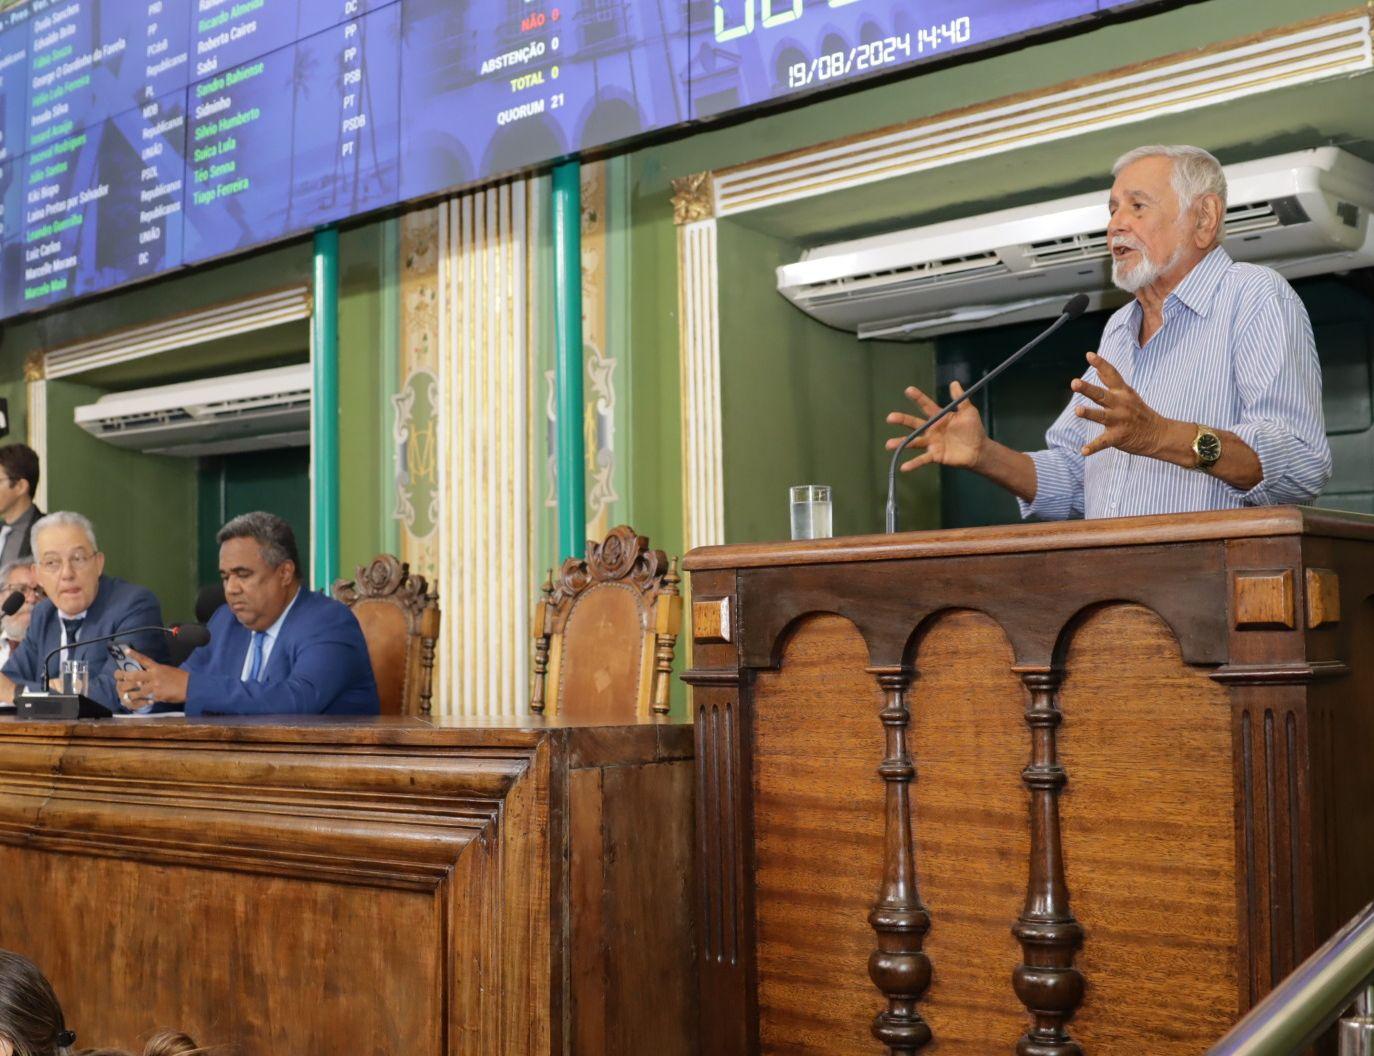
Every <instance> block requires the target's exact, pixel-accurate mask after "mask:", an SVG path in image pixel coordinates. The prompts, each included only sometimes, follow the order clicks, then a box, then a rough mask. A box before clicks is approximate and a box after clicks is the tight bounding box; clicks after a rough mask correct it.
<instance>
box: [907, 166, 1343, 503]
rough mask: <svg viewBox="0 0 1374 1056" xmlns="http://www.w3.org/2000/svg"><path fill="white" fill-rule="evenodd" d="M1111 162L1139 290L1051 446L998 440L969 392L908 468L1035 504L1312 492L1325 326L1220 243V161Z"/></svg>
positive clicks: (1113, 206)
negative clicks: (962, 472)
mask: <svg viewBox="0 0 1374 1056" xmlns="http://www.w3.org/2000/svg"><path fill="white" fill-rule="evenodd" d="M1112 175H1113V176H1114V177H1115V178H1116V180H1115V183H1114V184H1113V185H1112V190H1111V198H1110V200H1109V202H1108V209H1109V210H1110V213H1111V219H1110V221H1109V224H1108V227H1107V244H1108V246H1109V248H1110V249H1111V253H1112V281H1113V282H1114V283H1115V284H1116V285H1117V286H1119V287H1120V288H1121V289H1123V290H1125V291H1127V292H1128V293H1132V294H1134V295H1135V299H1134V300H1132V301H1131V302H1130V303H1129V304H1127V305H1125V306H1124V307H1122V308H1121V309H1119V310H1118V311H1117V312H1116V313H1115V314H1114V315H1112V317H1111V319H1109V320H1108V321H1107V326H1106V329H1105V330H1104V331H1103V334H1102V342H1101V345H1100V347H1099V349H1098V351H1097V352H1095V353H1094V352H1089V353H1088V363H1089V369H1088V371H1087V372H1086V373H1085V374H1084V375H1083V376H1082V377H1081V378H1077V379H1075V380H1074V381H1073V383H1072V385H1071V386H1070V387H1071V388H1072V390H1073V396H1072V398H1071V399H1070V401H1069V405H1068V406H1067V407H1066V408H1065V409H1064V412H1063V413H1062V414H1061V415H1060V416H1059V418H1058V419H1057V420H1056V421H1055V423H1054V425H1052V426H1051V427H1050V430H1049V432H1048V433H1047V434H1046V435H1045V440H1046V442H1047V444H1048V449H1047V450H1044V451H1034V452H1031V453H1029V454H1027V453H1025V452H1021V451H1016V450H1013V449H1012V448H1009V447H1006V446H1005V445H1003V444H999V443H997V442H996V441H995V440H992V439H990V438H989V437H988V435H987V433H986V432H985V431H984V429H983V423H982V420H981V418H980V417H979V415H978V411H977V410H976V409H975V408H974V407H973V405H972V404H971V403H964V404H962V405H961V406H960V408H959V410H958V411H957V412H956V413H954V414H952V415H950V416H949V417H947V418H946V419H944V421H942V422H939V423H937V424H936V425H935V427H934V428H932V429H931V430H930V432H929V433H927V434H926V435H925V436H924V437H922V438H921V439H920V440H918V441H917V445H918V446H919V447H923V448H924V449H925V450H924V452H922V453H921V454H919V455H917V456H916V457H915V458H912V459H910V460H909V461H907V462H905V463H904V464H903V465H902V468H903V469H904V470H912V469H916V468H917V467H919V466H923V465H926V464H928V463H932V462H934V463H937V464H939V465H945V466H962V467H964V468H967V469H971V470H973V471H974V472H976V473H980V474H982V475H983V476H985V477H987V478H988V479H989V480H992V481H993V482H994V483H996V484H1000V485H1001V486H1002V487H1004V488H1006V489H1007V490H1008V491H1010V492H1012V493H1013V494H1014V495H1016V497H1017V499H1018V500H1019V502H1020V505H1021V515H1022V516H1023V517H1029V516H1037V517H1042V518H1049V519H1062V518H1067V517H1084V516H1086V517H1126V516H1131V515H1134V514H1152V513H1184V512H1190V511H1198V510H1215V509H1225V508H1230V507H1238V506H1263V505H1271V504H1278V503H1302V502H1310V501H1311V500H1312V499H1314V498H1315V497H1316V496H1317V495H1318V494H1319V493H1320V492H1321V490H1322V488H1323V487H1324V486H1325V485H1326V482H1327V480H1328V479H1329V478H1330V476H1331V451H1330V448H1329V447H1328V446H1327V442H1326V429H1325V422H1324V419H1323V417H1322V402H1321V368H1320V367H1319V365H1318V363H1317V352H1316V346H1315V344H1314V342H1313V339H1312V325H1311V322H1310V321H1309V320H1308V318H1307V311H1306V309H1305V308H1304V307H1303V305H1302V302H1301V301H1300V300H1298V296H1297V294H1295V293H1294V292H1293V289H1292V287H1291V286H1289V285H1288V283H1287V282H1286V281H1285V280H1284V279H1283V277H1282V276H1280V275H1279V274H1278V273H1277V272H1275V271H1272V270H1270V269H1269V268H1264V267H1259V266H1257V265H1254V264H1238V263H1236V262H1235V261H1233V260H1232V259H1231V258H1230V256H1228V255H1227V253H1226V250H1224V249H1223V248H1221V240H1222V236H1223V234H1224V231H1223V222H1224V220H1225V216H1226V177H1225V174H1224V173H1223V172H1222V169H1221V165H1220V164H1219V163H1218V162H1217V159H1216V158H1214V157H1212V155H1211V154H1209V153H1207V151H1205V150H1202V149H1200V148H1198V147H1183V146H1179V147H1140V148H1139V149H1137V150H1133V151H1131V152H1130V153H1128V154H1125V155H1123V156H1122V157H1121V158H1120V159H1118V161H1117V163H1116V164H1115V165H1114V166H1113V167H1112ZM962 391H963V390H962V388H961V387H960V386H959V383H958V382H955V383H954V384H952V385H951V386H950V392H951V394H952V395H953V396H958V395H959V394H960V393H961V392H962ZM907 396H909V397H910V398H911V399H912V400H914V401H915V402H916V404H917V406H919V407H920V409H921V410H922V411H923V412H925V414H927V415H930V414H934V412H935V411H937V410H938V409H939V408H938V406H937V405H936V404H935V402H934V401H933V400H931V399H930V397H928V396H927V395H926V394H925V393H923V392H921V391H920V390H919V389H917V388H915V387H912V388H908V389H907ZM887 420H888V421H889V422H891V423H893V424H894V425H901V426H903V428H905V429H914V428H916V427H917V426H918V425H920V424H921V423H922V421H923V419H921V418H918V417H916V416H914V415H910V414H904V413H901V412H893V413H892V414H889V415H888V416H887ZM900 442H901V440H900V439H892V440H889V441H888V444H887V446H888V449H889V450H895V449H896V447H897V445H898V444H899V443H900Z"/></svg>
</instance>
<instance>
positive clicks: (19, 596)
mask: <svg viewBox="0 0 1374 1056" xmlns="http://www.w3.org/2000/svg"><path fill="white" fill-rule="evenodd" d="M23 607H24V592H23V591H22V590H12V591H10V596H9V597H7V598H6V599H5V601H4V604H3V605H0V616H13V615H14V614H15V613H16V612H18V611H19V610H20V609H22V608H23Z"/></svg>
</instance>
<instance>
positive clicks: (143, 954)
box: [3, 849, 494, 1056]
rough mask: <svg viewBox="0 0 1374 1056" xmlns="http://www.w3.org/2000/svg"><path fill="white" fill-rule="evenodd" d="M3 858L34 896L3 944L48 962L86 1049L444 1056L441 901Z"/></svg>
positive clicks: (186, 872) (26, 856)
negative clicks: (165, 1043) (178, 1044)
mask: <svg viewBox="0 0 1374 1056" xmlns="http://www.w3.org/2000/svg"><path fill="white" fill-rule="evenodd" d="M3 860H4V873H5V884H6V889H7V890H9V891H10V892H12V893H14V894H17V893H18V892H21V891H23V892H29V893H30V894H29V895H28V896H27V897H11V898H8V899H7V900H6V901H7V902H8V904H9V906H8V908H7V909H6V911H5V921H4V924H3V935H4V939H3V945H4V946H5V947H6V948H8V949H14V950H18V951H20V952H22V953H25V954H27V955H28V956H30V957H33V958H35V959H36V960H37V961H38V963H40V964H41V965H42V967H43V970H44V972H45V973H46V974H47V975H48V976H49V978H50V979H52V981H53V985H54V986H55V987H56V989H57V992H58V994H59V996H60V999H61V1001H62V1004H63V1009H64V1011H65V1013H66V1017H67V1022H68V1023H70V1024H72V1025H73V1026H74V1027H75V1029H76V1030H77V1031H78V1032H79V1034H80V1037H81V1040H82V1041H83V1042H84V1041H87V1040H90V1041H92V1042H94V1041H96V1040H99V1041H101V1042H109V1043H115V1042H118V1043H119V1044H121V1045H126V1046H128V1047H130V1048H131V1049H132V1048H137V1046H136V1044H135V1043H136V1042H137V1040H138V1039H139V1038H140V1037H141V1036H146V1035H147V1034H148V1033H149V1032H150V1031H151V1030H152V1029H153V1028H155V1027H158V1026H169V1025H174V1026H176V1027H177V1028H179V1029H183V1030H186V1031H187V1032H188V1033H190V1034H191V1035H192V1036H194V1037H196V1038H200V1039H205V1040H207V1041H216V1042H225V1043H233V1044H237V1045H239V1046H241V1047H243V1051H245V1052H252V1053H263V1054H267V1053H288V1052H290V1053H301V1054H313V1053H317V1054H320V1056H324V1054H325V1053H329V1052H333V1051H339V1050H335V1049H334V1048H333V1043H332V1042H330V1041H327V1040H325V1039H345V1038H347V1039H352V1043H351V1044H350V1045H349V1047H348V1049H349V1051H350V1052H355V1053H359V1054H366V1056H387V1054H390V1053H394V1052H416V1053H419V1052H434V1053H439V1052H444V1051H446V1049H445V1046H444V1043H443V1035H444V1031H443V1030H442V1025H443V1016H442V1014H441V1010H442V1008H443V1005H444V999H443V993H442V991H443V985H442V984H443V975H442V973H441V972H440V970H439V968H440V964H441V958H442V953H443V950H442V943H441V938H440V937H441V935H442V933H443V928H442V926H441V922H442V913H441V911H440V904H439V903H437V902H436V901H435V899H434V897H433V895H427V894H421V893H418V892H404V893H402V892H388V893H385V894H381V895H379V893H378V892H377V891H375V890H372V889H369V888H366V887H353V886H345V885H337V884H329V883H323V882H311V881H302V880H291V879H283V878H279V877H271V876H244V875H239V874H234V873H222V872H213V871H210V870H203V869H192V868H186V867H169V866H153V867H148V866H144V865H140V864H136V863H133V862H129V861H121V860H119V859H116V858H86V857H72V856H66V855H57V854H49V853H44V852H40V851H25V850H13V849H10V850H7V852H6V853H5V855H4V859H3ZM58 899H60V902H61V905H60V911H58V910H59V907H58V906H55V905H54V902H55V901H56V900H58ZM135 921H136V923H135ZM341 921H346V922H347V926H346V927H340V926H339V922H341ZM420 937H424V939H425V941H417V938H420ZM307 993H308V994H312V995H314V999H313V1000H311V1001H309V1002H302V1001H301V1000H300V997H301V995H302V994H307ZM448 1051H452V1050H448ZM482 1051H494V1050H490V1049H486V1050H482Z"/></svg>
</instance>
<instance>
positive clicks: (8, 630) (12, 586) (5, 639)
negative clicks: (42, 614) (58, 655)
mask: <svg viewBox="0 0 1374 1056" xmlns="http://www.w3.org/2000/svg"><path fill="white" fill-rule="evenodd" d="M15 593H18V594H22V595H23V596H24V604H23V605H21V606H20V607H19V609H18V611H17V612H15V613H13V614H12V615H10V616H5V617H3V618H0V668H3V667H4V666H5V664H7V663H8V662H9V658H10V657H11V656H13V655H14V651H15V650H16V649H18V648H19V643H20V642H22V641H23V640H24V636H25V635H26V634H28V631H29V617H30V616H31V615H32V614H33V607H34V606H35V605H37V604H38V603H39V602H40V601H42V600H43V598H44V597H45V595H44V593H43V588H42V587H41V586H40V585H39V583H38V569H37V568H36V567H35V566H34V563H33V562H32V561H31V560H29V559H28V558H24V559H23V560H20V561H10V562H7V563H6V564H4V565H0V602H3V601H5V600H7V599H8V598H9V596H10V595H11V594H15Z"/></svg>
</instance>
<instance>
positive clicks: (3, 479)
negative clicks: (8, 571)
mask: <svg viewBox="0 0 1374 1056" xmlns="http://www.w3.org/2000/svg"><path fill="white" fill-rule="evenodd" d="M37 492H38V453H37V452H36V451H34V449H33V448H31V447H29V446H28V444H5V445H3V446H0V522H3V523H0V565H6V564H8V563H9V562H11V561H18V560H19V559H20V558H22V557H31V556H32V555H33V546H32V539H31V538H30V533H31V532H32V531H33V526H34V525H35V524H36V523H37V522H38V519H39V518H40V517H42V516H43V511H42V510H40V509H39V508H38V507H37V506H35V505H34V503H33V497H34V495H35V494H37Z"/></svg>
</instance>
